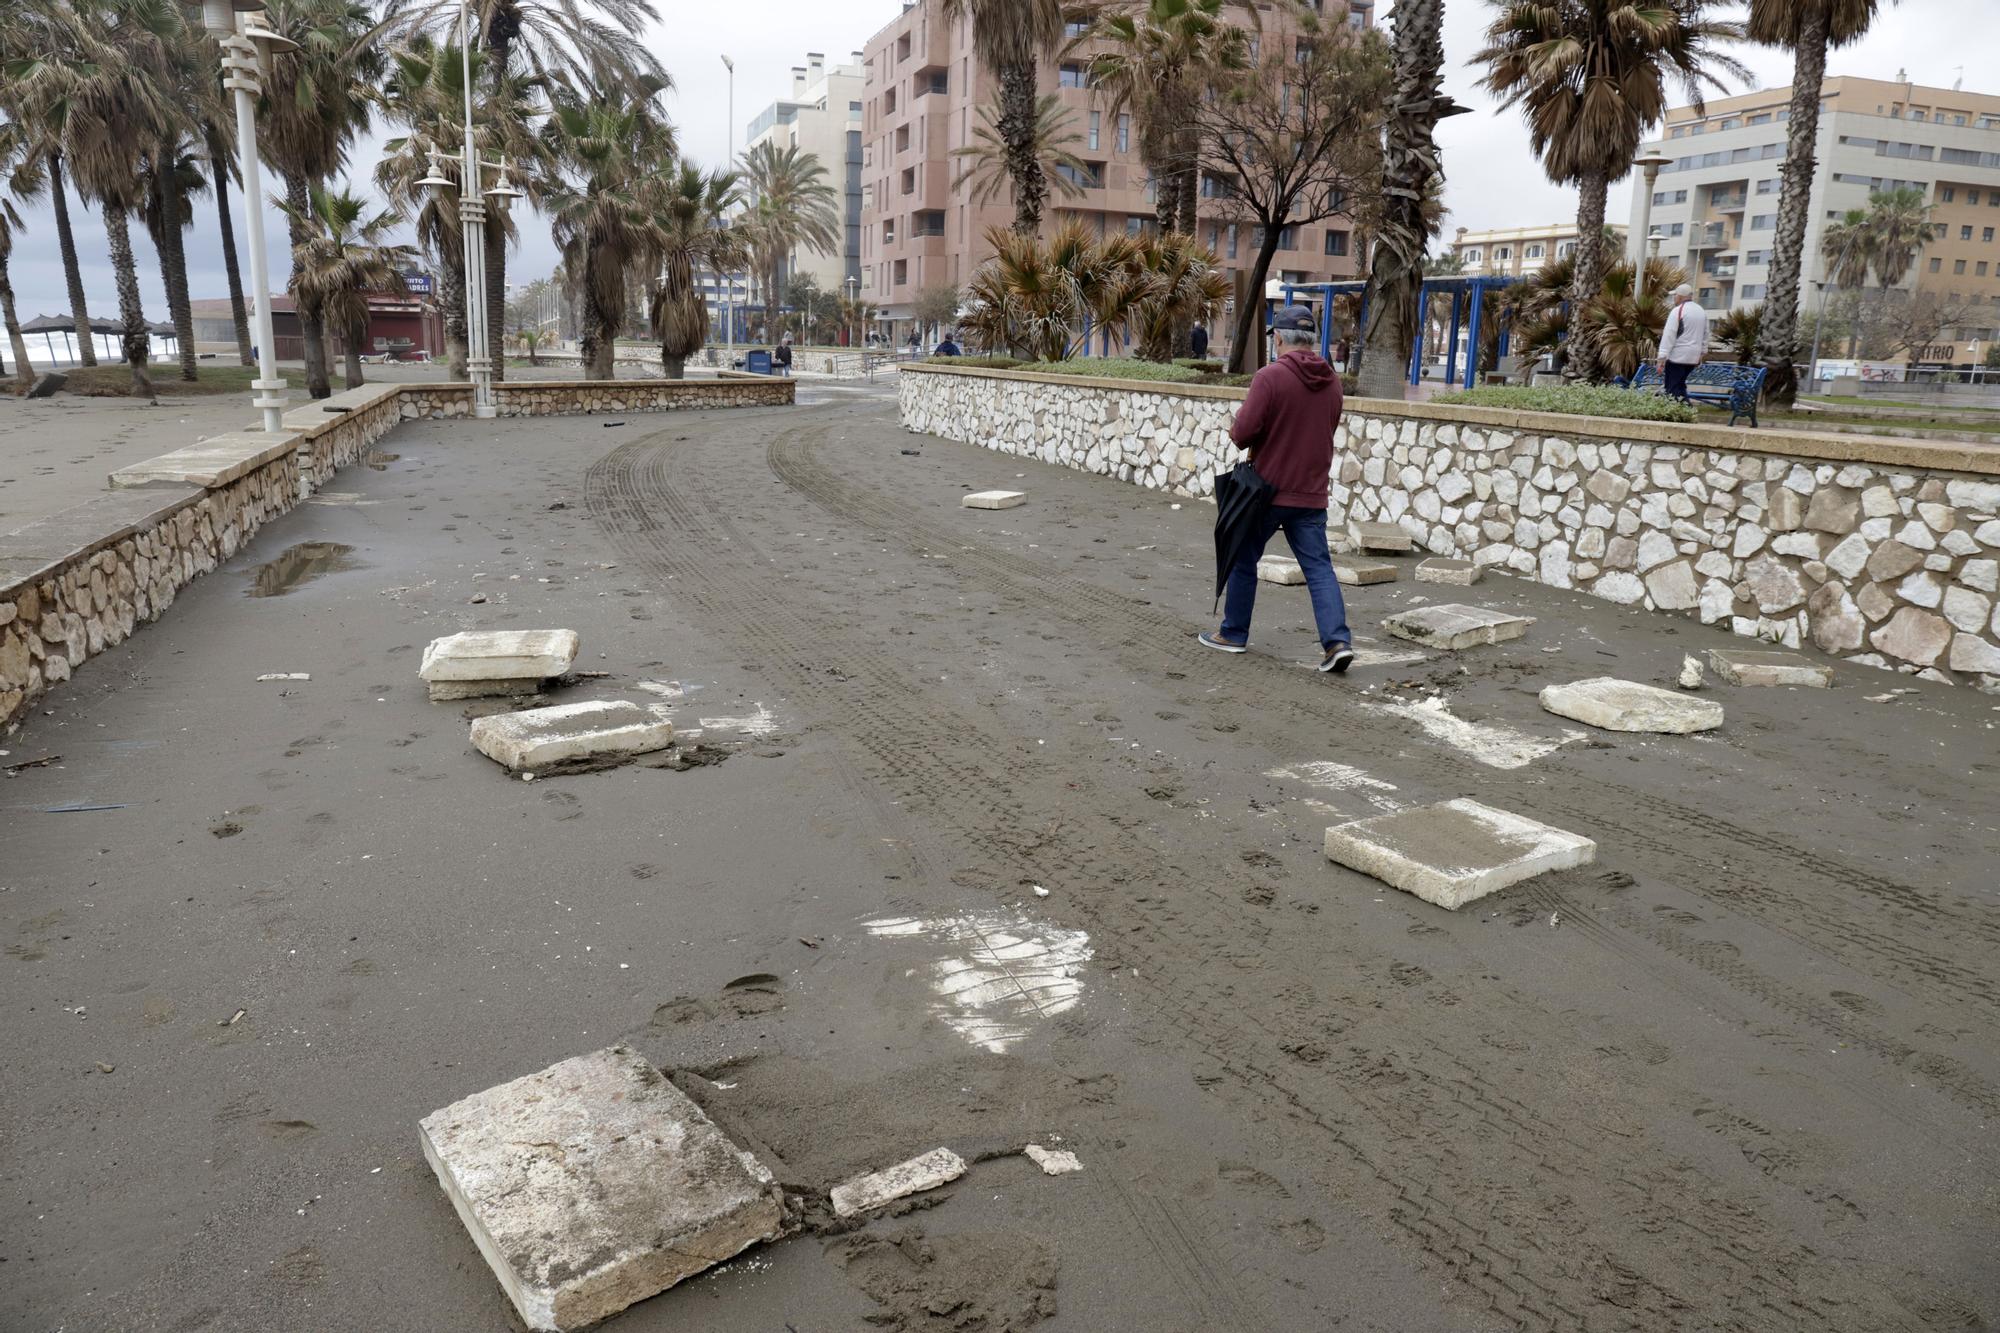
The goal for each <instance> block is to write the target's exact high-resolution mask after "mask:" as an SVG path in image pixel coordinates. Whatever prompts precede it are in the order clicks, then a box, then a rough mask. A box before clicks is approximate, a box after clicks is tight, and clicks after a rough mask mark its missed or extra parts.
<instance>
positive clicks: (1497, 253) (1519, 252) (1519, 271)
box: [1451, 220, 1625, 278]
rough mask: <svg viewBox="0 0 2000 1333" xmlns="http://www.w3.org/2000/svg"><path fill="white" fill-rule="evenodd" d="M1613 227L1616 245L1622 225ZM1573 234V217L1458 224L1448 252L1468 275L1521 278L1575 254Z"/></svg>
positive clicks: (1622, 241)
mask: <svg viewBox="0 0 2000 1333" xmlns="http://www.w3.org/2000/svg"><path fill="white" fill-rule="evenodd" d="M1612 230H1613V231H1614V232H1616V233H1617V234H1618V238H1619V239H1618V245H1619V246H1620V247H1621V248H1622V247H1623V246H1624V244H1625V229H1624V228H1623V227H1613V228H1612ZM1576 238H1577V230H1576V223H1575V221H1574V220H1572V221H1569V222H1545V223H1542V224H1541V225H1539V226H1534V227H1502V228H1498V229H1495V230H1488V231H1468V230H1467V229H1465V228H1464V227H1460V228H1459V229H1458V234H1457V235H1456V236H1454V237H1453V238H1452V242H1451V253H1452V255H1453V256H1454V257H1455V258H1456V259H1457V260H1458V262H1459V265H1460V268H1461V270H1462V272H1463V273H1464V275H1465V276H1466V277H1468V278H1520V277H1526V276H1527V275H1528V274H1530V273H1536V272H1539V271H1540V270H1541V268H1542V266H1543V265H1544V264H1549V263H1553V262H1554V261H1556V260H1558V259H1567V258H1569V257H1570V256H1571V255H1573V254H1575V253H1576Z"/></svg>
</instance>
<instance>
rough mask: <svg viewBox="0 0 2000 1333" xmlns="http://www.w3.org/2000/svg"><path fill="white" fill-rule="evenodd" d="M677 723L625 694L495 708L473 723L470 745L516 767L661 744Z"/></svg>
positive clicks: (642, 749)
mask: <svg viewBox="0 0 2000 1333" xmlns="http://www.w3.org/2000/svg"><path fill="white" fill-rule="evenodd" d="M673 738H674V725H673V723H671V722H669V721H667V720H666V719H665V718H662V717H660V716H658V715H656V714H654V713H653V712H651V711H650V710H648V709H645V708H641V707H640V706H639V705H638V704H635V703H631V702H628V701H627V700H624V699H615V700H612V701H610V702H595V703H575V704H555V705H553V706H551V707H548V708H526V709H522V710H521V711H520V712H518V713H495V714H494V715H493V716H491V717H482V718H479V719H477V720H476V721H474V722H473V724H472V745H473V748H474V749H476V750H478V751H479V752H480V753H481V754H483V755H485V756H486V757H487V758H488V759H491V760H493V761H494V762H495V763H498V764H501V765H503V766H505V767H506V768H509V769H512V770H513V771H514V772H516V773H521V772H528V771H532V770H534V769H539V768H548V767H551V766H553V765H555V764H563V763H577V762H585V761H588V760H592V759H611V758H616V757H618V756H621V755H634V754H645V753H647V752H648V751H651V750H663V749H665V748H666V747H667V745H668V744H669V743H670V742H671V741H672V740H673Z"/></svg>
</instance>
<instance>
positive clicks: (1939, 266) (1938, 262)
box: [1931, 259, 1944, 273]
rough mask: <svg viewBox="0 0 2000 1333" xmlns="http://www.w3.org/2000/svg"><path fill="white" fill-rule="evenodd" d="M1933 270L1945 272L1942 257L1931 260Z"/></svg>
mask: <svg viewBox="0 0 2000 1333" xmlns="http://www.w3.org/2000/svg"><path fill="white" fill-rule="evenodd" d="M1931 272H1933V273H1942V272H1944V261H1943V260H1942V259H1933V260H1932V261H1931Z"/></svg>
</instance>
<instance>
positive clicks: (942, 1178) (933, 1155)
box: [828, 1148, 965, 1217]
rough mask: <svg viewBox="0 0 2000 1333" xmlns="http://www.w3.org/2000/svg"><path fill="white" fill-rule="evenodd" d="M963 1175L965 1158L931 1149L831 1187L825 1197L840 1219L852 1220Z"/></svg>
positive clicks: (939, 1149)
mask: <svg viewBox="0 0 2000 1333" xmlns="http://www.w3.org/2000/svg"><path fill="white" fill-rule="evenodd" d="M964 1174H965V1159H964V1158H962V1157H960V1156H959V1155H958V1154H957V1153H955V1152H953V1151H952V1150H951V1149H949V1148H933V1149H931V1150H930V1151H929V1152H927V1153H925V1154H924V1155H923V1156H922V1157H912V1158H911V1159H910V1160H909V1161H907V1162H900V1163H898V1164H897V1165H895V1166H892V1167H889V1168H888V1169H887V1170H883V1171H871V1172H869V1173H868V1174H867V1175H865V1176H856V1177H855V1178H854V1179H852V1180H850V1181H848V1182H847V1183H846V1184H844V1185H835V1186H834V1187H833V1192H832V1193H831V1194H830V1195H829V1196H828V1197H829V1198H830V1199H831V1200H832V1203H833V1211H834V1213H835V1214H836V1215H838V1216H840V1217H853V1216H854V1215H855V1214H856V1213H865V1212H868V1211H870V1210H871V1209H875V1208H880V1207H881V1206H882V1205H883V1204H885V1203H894V1202H895V1201H896V1200H898V1199H901V1198H905V1197H907V1196H909V1195H912V1194H922V1193H923V1192H924V1191H925V1190H934V1189H936V1188H937V1187H938V1186H940V1185H943V1184H946V1183H948V1182H950V1181H954V1180H957V1179H958V1178H959V1177H960V1176H962V1175H964Z"/></svg>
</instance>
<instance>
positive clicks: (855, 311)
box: [847, 273, 861, 338]
mask: <svg viewBox="0 0 2000 1333" xmlns="http://www.w3.org/2000/svg"><path fill="white" fill-rule="evenodd" d="M860 297H861V279H859V278H857V277H855V276H854V275H853V274H852V273H850V274H848V275H847V313H848V314H850V315H854V316H857V318H856V319H855V321H854V324H850V325H849V326H848V334H847V336H848V337H849V338H852V337H853V336H854V333H855V327H854V325H855V324H859V323H860V322H861V321H860V319H859V318H858V316H859V315H860V313H861V300H860Z"/></svg>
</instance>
